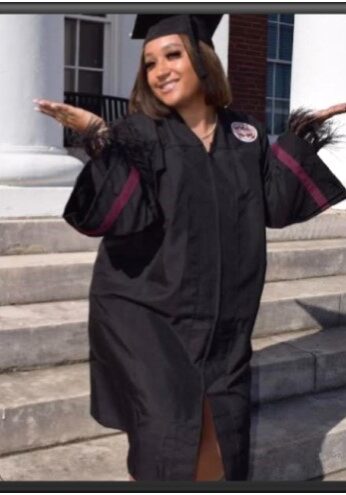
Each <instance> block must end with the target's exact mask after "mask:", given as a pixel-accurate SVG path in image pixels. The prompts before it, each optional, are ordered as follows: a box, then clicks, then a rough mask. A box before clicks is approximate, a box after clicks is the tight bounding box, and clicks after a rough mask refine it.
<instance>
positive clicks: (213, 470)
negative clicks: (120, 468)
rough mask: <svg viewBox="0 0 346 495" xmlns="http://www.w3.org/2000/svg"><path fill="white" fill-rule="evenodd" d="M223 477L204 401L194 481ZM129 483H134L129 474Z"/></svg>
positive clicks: (218, 452)
mask: <svg viewBox="0 0 346 495" xmlns="http://www.w3.org/2000/svg"><path fill="white" fill-rule="evenodd" d="M223 476H224V468H223V464H222V458H221V452H220V447H219V444H218V441H217V436H216V431H215V426H214V421H213V416H212V412H211V409H210V405H209V401H208V400H207V399H205V400H204V407H203V425H202V434H201V441H200V445H199V450H198V460H197V469H196V479H195V481H219V480H220V479H222V478H223ZM129 481H136V480H135V479H134V478H133V477H132V476H131V475H130V474H129Z"/></svg>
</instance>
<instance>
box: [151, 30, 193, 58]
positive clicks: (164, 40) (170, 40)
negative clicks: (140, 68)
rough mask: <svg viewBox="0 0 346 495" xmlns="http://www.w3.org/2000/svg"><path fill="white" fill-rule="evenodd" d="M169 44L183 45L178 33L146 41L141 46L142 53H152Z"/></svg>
mask: <svg viewBox="0 0 346 495" xmlns="http://www.w3.org/2000/svg"><path fill="white" fill-rule="evenodd" d="M170 45H172V46H173V45H175V46H181V47H183V46H184V45H183V42H182V39H181V37H180V36H179V34H168V35H166V36H160V37H159V38H155V39H153V40H151V41H148V42H147V43H145V45H144V47H143V51H144V55H150V54H154V53H155V52H159V51H161V50H164V49H165V48H168V47H169V46H170Z"/></svg>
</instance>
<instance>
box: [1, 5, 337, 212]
mask: <svg viewBox="0 0 346 495" xmlns="http://www.w3.org/2000/svg"><path fill="white" fill-rule="evenodd" d="M134 18H135V15H132V14H110V15H99V16H97V15H62V14H44V15H31V14H30V15H28V14H25V15H22V14H12V15H7V14H1V15H0V41H1V43H0V60H1V61H2V64H1V66H2V69H1V71H0V73H1V78H0V108H1V109H2V112H1V114H0V120H2V126H1V127H2V132H1V135H0V217H27V216H31V217H33V216H57V215H61V213H62V210H63V207H64V204H65V203H66V200H67V198H68V196H69V194H70V191H71V187H72V185H73V182H74V180H75V177H76V175H77V174H78V172H79V171H80V170H81V168H82V166H83V164H82V162H81V161H79V160H78V159H77V158H75V157H73V156H71V155H69V154H68V153H67V151H66V149H64V147H63V129H62V127H61V126H59V125H58V124H57V123H56V122H55V121H54V120H53V119H50V118H48V117H46V116H44V115H42V114H40V113H39V112H35V111H34V104H33V99H34V98H48V99H52V100H56V101H63V99H64V91H76V92H78V91H79V92H94V91H98V92H100V93H102V94H105V95H115V96H121V97H126V98H127V97H128V96H129V94H130V91H131V87H132V84H133V81H134V78H135V74H136V70H137V67H138V62H139V56H140V49H141V45H142V43H141V41H133V40H129V36H130V33H131V30H132V27H133V23H134ZM228 21H229V16H228V15H224V17H223V19H222V21H221V23H220V25H219V27H218V29H217V31H216V33H215V36H214V44H215V48H216V51H217V53H218V54H219V56H220V58H221V61H222V63H223V66H224V68H225V70H226V71H227V61H228V40H229V22H228ZM321 32H322V33H323V36H321ZM345 37H346V16H345V15H327V16H326V15H322V16H319V15H305V14H304V15H296V16H295V28H294V44H293V60H292V85H291V106H292V107H297V106H300V105H301V104H304V105H309V106H311V107H312V108H322V107H324V106H328V105H331V104H334V103H337V102H342V101H346V97H345V95H344V93H345V89H344V83H343V81H344V77H343V76H344V74H345V73H346V61H344V57H343V53H342V50H343V46H344V43H343V42H342V40H344V38H345ZM345 41H346V40H345ZM311 47H314V52H313V53H312V51H311ZM315 55H316V56H315ZM338 123H339V124H340V126H341V127H345V125H346V124H345V117H344V116H341V117H339V118H338ZM345 134H346V133H345ZM323 153H324V155H325V156H323V158H324V159H325V160H326V162H327V164H328V165H330V166H331V168H332V169H333V170H334V171H335V173H336V174H337V175H338V176H339V178H340V179H341V180H342V181H343V182H344V183H346V167H345V166H344V164H343V162H344V161H345V159H346V146H345V145H344V146H341V147H340V150H338V151H337V152H336V151H335V150H334V151H333V152H332V153H328V152H323Z"/></svg>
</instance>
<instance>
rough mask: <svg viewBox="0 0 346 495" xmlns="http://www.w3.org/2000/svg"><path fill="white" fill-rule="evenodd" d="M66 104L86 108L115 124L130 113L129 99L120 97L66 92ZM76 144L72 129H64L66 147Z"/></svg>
mask: <svg viewBox="0 0 346 495" xmlns="http://www.w3.org/2000/svg"><path fill="white" fill-rule="evenodd" d="M64 102H65V103H68V104H69V105H74V106H75V107H80V108H84V109H85V110H89V112H93V113H95V114H96V115H99V116H100V117H102V118H103V119H104V120H105V122H107V123H110V122H114V121H116V120H117V119H120V118H121V117H124V116H125V115H126V114H127V112H128V103H129V100H128V99H127V98H121V97H119V96H108V95H95V94H89V93H74V92H71V91H65V93H64ZM75 144H76V135H75V133H74V132H73V131H71V130H70V129H66V128H65V129H64V146H73V145H75Z"/></svg>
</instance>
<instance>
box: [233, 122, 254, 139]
mask: <svg viewBox="0 0 346 495" xmlns="http://www.w3.org/2000/svg"><path fill="white" fill-rule="evenodd" d="M231 129H232V132H233V134H234V136H235V137H236V138H237V139H239V140H240V141H243V143H252V142H253V141H255V140H256V139H257V136H258V132H257V129H256V127H254V126H253V125H250V124H247V123H246V122H232V123H231Z"/></svg>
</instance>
